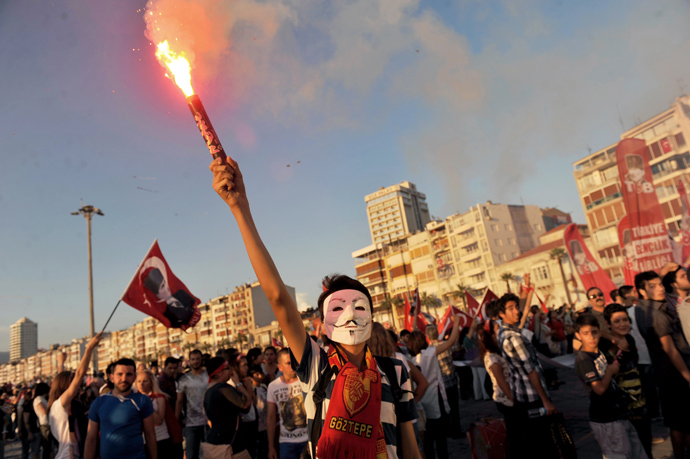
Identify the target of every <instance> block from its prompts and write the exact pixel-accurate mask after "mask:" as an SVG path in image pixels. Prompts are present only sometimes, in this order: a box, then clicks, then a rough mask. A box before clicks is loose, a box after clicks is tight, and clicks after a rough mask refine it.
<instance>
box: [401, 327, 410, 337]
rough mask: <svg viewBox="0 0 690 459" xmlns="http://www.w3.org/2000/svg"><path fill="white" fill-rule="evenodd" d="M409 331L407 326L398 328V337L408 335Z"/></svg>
mask: <svg viewBox="0 0 690 459" xmlns="http://www.w3.org/2000/svg"><path fill="white" fill-rule="evenodd" d="M410 333H411V332H410V330H408V329H407V328H403V329H402V330H400V337H401V338H404V337H405V336H407V335H409V334H410Z"/></svg>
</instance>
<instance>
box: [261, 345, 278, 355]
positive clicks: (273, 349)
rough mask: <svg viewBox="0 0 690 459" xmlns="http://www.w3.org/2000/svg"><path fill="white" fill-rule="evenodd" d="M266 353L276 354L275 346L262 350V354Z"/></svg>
mask: <svg viewBox="0 0 690 459" xmlns="http://www.w3.org/2000/svg"><path fill="white" fill-rule="evenodd" d="M266 351H273V353H274V354H277V351H276V348H275V346H266V347H265V348H264V354H265V353H266Z"/></svg>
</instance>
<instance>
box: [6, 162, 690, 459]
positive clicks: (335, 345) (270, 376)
mask: <svg viewBox="0 0 690 459" xmlns="http://www.w3.org/2000/svg"><path fill="white" fill-rule="evenodd" d="M210 169H211V170H212V172H213V176H214V179H213V186H214V189H215V190H216V192H217V193H218V194H219V195H220V196H221V197H222V198H223V200H224V201H225V202H226V203H227V204H228V206H229V207H230V209H231V211H232V213H233V215H234V217H235V219H236V221H237V223H238V226H239V228H240V231H241V233H242V237H243V240H244V244H245V248H246V250H247V253H248V255H249V258H250V260H251V262H252V266H253V268H254V270H255V273H256V275H257V277H258V279H259V282H260V285H261V288H262V289H263V291H264V293H265V294H266V297H267V298H268V300H269V303H270V304H271V307H272V309H273V312H274V315H275V317H276V319H277V320H278V322H279V325H280V327H281V330H282V332H283V336H284V338H285V340H286V341H287V344H288V347H285V348H282V349H279V350H278V349H276V348H274V347H266V348H264V349H261V348H253V349H250V350H249V351H248V352H247V353H246V354H242V353H240V352H239V351H238V350H236V349H232V348H231V349H219V350H218V351H217V352H216V353H215V355H214V356H212V355H209V354H204V353H202V352H201V351H199V350H197V349H195V350H192V351H191V352H190V353H189V355H187V356H182V357H181V358H177V357H173V356H171V357H168V358H167V359H166V360H165V361H164V362H163V365H162V366H161V367H162V368H160V369H159V366H158V364H157V363H153V364H152V365H151V366H147V365H145V364H143V363H139V364H137V363H136V362H135V361H134V360H131V359H128V358H123V359H120V360H118V361H116V362H113V363H111V364H110V365H109V366H108V368H107V369H106V371H105V373H104V374H96V375H92V376H87V371H88V367H89V362H90V361H91V357H92V355H93V352H94V351H95V349H96V348H97V346H98V343H99V340H100V339H101V334H98V335H96V336H94V337H93V338H92V339H91V341H90V342H89V343H88V345H87V346H86V349H85V352H84V355H83V356H82V359H81V362H80V363H79V366H78V368H77V370H76V371H75V372H74V373H72V372H69V371H60V372H59V373H58V374H56V375H54V377H52V378H49V379H48V380H36V381H33V382H32V383H31V384H28V385H24V386H23V387H22V385H17V386H16V387H14V386H12V385H7V386H5V387H3V388H1V389H0V410H1V411H0V415H2V442H3V443H2V445H0V446H1V448H0V452H2V451H3V448H4V441H5V440H9V439H12V438H17V439H18V440H20V441H21V447H22V458H28V457H31V458H32V459H35V458H38V457H42V458H51V457H54V458H57V459H80V458H86V459H96V458H101V459H111V458H113V459H114V458H121V457H126V458H128V459H145V458H148V459H156V458H158V457H160V458H164V459H167V458H172V459H182V458H186V459H198V458H200V457H203V458H204V459H230V458H234V459H301V458H314V459H339V458H342V459H345V458H365V457H366V458H374V457H375V458H376V459H386V458H387V459H396V458H397V457H399V456H402V457H404V458H405V459H418V458H420V459H421V458H422V457H424V458H426V459H433V458H435V457H438V458H439V459H447V458H448V457H449V450H448V438H459V437H460V436H461V435H462V433H463V431H462V427H461V420H460V403H461V400H462V399H465V398H467V397H469V396H474V398H475V399H477V400H485V399H486V400H489V399H491V400H493V401H494V402H495V404H496V407H497V410H498V412H499V413H500V414H501V415H502V416H503V422H504V424H505V430H506V433H507V440H506V442H505V445H504V447H505V451H504V452H503V454H504V455H505V456H506V457H513V458H519V457H545V458H551V457H565V456H564V454H563V451H564V450H563V448H564V444H566V445H565V446H566V447H567V438H566V437H567V434H564V432H563V430H561V431H559V433H558V434H554V429H553V426H554V424H555V423H558V422H561V424H562V415H561V414H560V413H558V409H557V406H556V405H555V404H554V402H553V400H552V398H551V393H552V392H553V391H554V390H558V388H559V386H560V385H561V384H563V383H562V381H560V380H559V379H558V373H557V371H556V368H555V366H554V365H551V364H549V363H548V362H550V360H549V357H551V358H554V357H557V356H561V355H566V354H570V353H574V354H575V355H574V372H575V374H576V375H577V377H578V378H579V379H580V380H581V381H582V384H583V387H584V391H585V392H586V393H587V395H588V397H589V421H590V426H591V430H592V434H593V436H594V438H595V439H596V440H597V442H598V443H599V445H600V447H601V450H602V453H603V456H604V457H605V458H619V457H620V458H647V457H652V450H651V448H652V443H653V438H652V433H651V421H652V419H653V418H654V417H657V416H659V414H661V415H662V416H663V419H664V423H665V425H666V426H667V427H668V428H669V430H670V438H671V443H672V446H673V450H674V454H675V457H676V458H679V459H680V458H682V457H685V454H686V453H688V452H690V418H688V416H687V413H688V412H689V411H688V409H689V408H690V406H689V405H690V369H689V368H690V345H689V344H688V341H687V339H686V336H688V333H690V300H688V298H690V297H688V293H689V292H690V281H689V280H688V277H687V272H686V270H685V269H684V268H683V267H681V266H678V265H674V264H669V265H667V266H665V267H664V268H663V269H662V270H661V271H660V273H659V274H657V273H656V272H653V271H648V272H642V273H639V274H637V276H636V277H635V282H634V283H635V285H634V286H623V287H620V288H619V289H616V290H614V291H612V292H608V295H609V296H610V298H611V301H609V302H608V303H609V304H608V305H607V304H606V303H607V301H606V298H605V294H604V292H602V291H601V289H599V288H597V287H592V288H590V289H589V290H588V291H587V298H588V303H589V304H588V306H587V307H585V308H582V309H580V310H577V311H576V310H574V309H573V308H572V307H571V305H564V306H563V307H561V308H558V309H557V310H549V309H548V308H547V307H546V306H545V305H546V304H547V302H548V298H547V300H546V301H544V302H542V304H541V305H540V306H534V305H532V298H533V296H534V293H535V288H534V285H533V284H531V283H530V276H529V275H528V274H526V275H525V276H524V277H523V285H522V286H521V288H520V292H519V294H512V293H508V294H505V295H503V296H502V297H501V298H500V299H498V300H495V301H492V302H491V303H489V304H488V305H487V306H486V309H485V312H483V315H484V317H482V316H479V317H474V318H473V321H472V324H471V326H469V327H466V328H462V329H461V328H460V319H459V317H458V316H455V317H453V324H452V327H450V330H448V331H447V333H446V334H445V336H439V328H438V327H437V325H435V324H432V325H429V326H427V327H426V329H424V330H418V329H416V326H415V327H414V329H413V330H402V331H401V332H400V334H399V335H398V334H397V333H396V331H395V330H393V329H390V328H387V327H385V326H384V325H382V324H380V323H377V322H374V320H373V302H372V298H371V295H370V293H369V291H368V290H367V288H366V287H365V286H364V285H363V284H361V283H360V282H359V281H357V280H355V279H352V278H350V277H348V276H344V275H333V276H328V277H326V278H324V280H323V292H322V293H321V295H320V296H319V298H318V310H319V314H320V317H321V320H322V328H321V329H320V330H321V332H322V333H320V334H319V336H310V335H309V334H308V333H307V332H306V331H305V328H304V326H303V323H302V320H301V317H300V314H299V311H298V310H297V306H296V305H295V303H294V300H293V299H292V297H291V295H290V294H289V292H288V290H287V288H286V287H285V284H284V283H283V281H282V279H281V277H280V275H279V273H278V270H277V268H276V266H275V264H274V263H273V260H272V259H271V257H270V255H269V253H268V251H267V249H266V247H265V246H264V244H263V242H262V241H261V238H260V237H259V234H258V230H257V229H256V226H255V224H254V222H253V218H252V215H251V212H250V211H249V204H248V201H247V198H246V192H245V189H244V183H243V179H242V175H241V173H240V171H239V167H238V166H237V163H235V162H234V161H232V160H231V159H228V161H226V162H222V161H220V160H216V161H214V162H213V163H212V164H211V166H210ZM686 300H687V301H686ZM413 322H415V323H416V322H417V321H416V320H413ZM64 358H65V356H64V355H61V356H60V359H59V361H58V364H59V365H60V366H63V365H64ZM457 361H460V362H461V363H460V364H456V362H457ZM543 362H547V363H546V364H544V363H543ZM560 371H564V370H560ZM571 371H573V370H571ZM559 416H561V418H560V419H561V420H560V421H558V418H559ZM469 421H470V422H471V421H474V420H469ZM570 447H572V448H573V449H574V446H573V445H572V442H571V444H570ZM0 458H2V455H0Z"/></svg>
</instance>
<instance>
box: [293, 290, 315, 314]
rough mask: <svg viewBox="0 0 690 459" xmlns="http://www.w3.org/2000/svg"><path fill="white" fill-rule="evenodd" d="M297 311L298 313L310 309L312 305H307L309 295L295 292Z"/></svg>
mask: <svg viewBox="0 0 690 459" xmlns="http://www.w3.org/2000/svg"><path fill="white" fill-rule="evenodd" d="M296 296H297V309H299V310H300V311H306V310H307V309H309V308H311V307H312V305H311V304H309V294H308V293H300V292H297V295H296Z"/></svg>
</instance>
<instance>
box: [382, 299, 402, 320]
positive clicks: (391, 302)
mask: <svg viewBox="0 0 690 459" xmlns="http://www.w3.org/2000/svg"><path fill="white" fill-rule="evenodd" d="M402 304H403V300H401V299H400V298H398V297H397V296H393V297H389V296H387V297H386V299H385V300H383V301H382V302H381V307H382V308H384V309H387V310H388V313H389V315H390V316H391V319H392V320H393V321H395V317H396V315H397V314H394V313H393V308H396V309H397V308H398V307H400V305H402Z"/></svg>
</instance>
